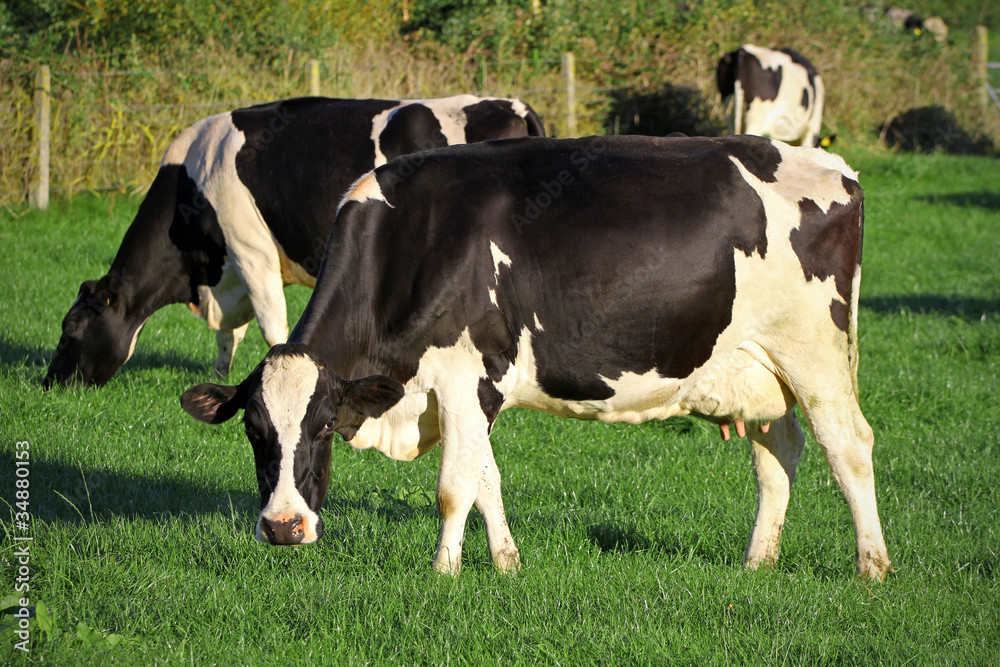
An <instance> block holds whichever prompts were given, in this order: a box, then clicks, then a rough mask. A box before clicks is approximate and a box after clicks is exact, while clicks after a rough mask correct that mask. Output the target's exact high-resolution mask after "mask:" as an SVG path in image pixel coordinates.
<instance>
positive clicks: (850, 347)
mask: <svg viewBox="0 0 1000 667" xmlns="http://www.w3.org/2000/svg"><path fill="white" fill-rule="evenodd" d="M864 235H865V202H864V196H863V195H861V196H860V197H859V201H858V258H857V262H856V263H855V265H854V278H853V280H852V282H851V306H850V309H849V311H848V314H847V362H848V364H849V365H850V373H851V382H852V383H853V385H854V396H855V398H856V399H860V396H861V394H860V392H859V390H858V303H859V301H860V299H861V247H862V245H863V241H864Z"/></svg>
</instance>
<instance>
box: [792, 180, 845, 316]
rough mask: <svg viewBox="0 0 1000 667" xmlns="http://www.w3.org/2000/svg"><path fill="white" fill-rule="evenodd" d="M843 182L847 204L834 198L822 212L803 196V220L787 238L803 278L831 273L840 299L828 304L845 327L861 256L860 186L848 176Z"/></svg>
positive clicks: (801, 207) (823, 276)
mask: <svg viewBox="0 0 1000 667" xmlns="http://www.w3.org/2000/svg"><path fill="white" fill-rule="evenodd" d="M842 182H843V184H844V187H845V189H846V190H847V192H848V193H849V194H850V196H851V201H850V202H849V203H847V204H838V203H836V202H834V203H832V204H830V209H829V211H828V212H827V213H823V211H822V209H820V207H819V206H818V205H817V204H816V202H814V201H813V200H811V199H803V200H802V201H800V202H799V211H800V212H801V214H802V222H801V223H800V224H799V226H798V227H796V228H795V229H793V230H792V231H791V234H790V235H789V240H790V241H791V244H792V249H793V250H794V251H795V254H796V255H797V256H798V258H799V263H800V265H801V266H802V274H803V276H805V279H806V280H812V279H813V278H817V279H819V280H824V279H826V278H829V277H831V276H832V277H833V279H834V283H835V285H836V289H837V294H839V295H840V297H841V299H843V303H840V302H838V301H837V300H834V302H833V303H832V304H831V306H830V311H831V316H832V317H833V321H834V323H835V324H836V325H837V327H838V328H840V329H842V330H843V331H846V330H847V312H848V311H847V308H848V307H847V305H846V304H849V303H850V302H851V287H852V281H853V280H854V274H855V271H856V267H857V265H858V263H859V262H860V258H861V238H862V220H863V213H862V203H861V188H860V186H859V185H858V184H857V183H856V182H855V181H852V180H850V179H847V178H844V179H842ZM837 304H840V305H837ZM841 307H843V310H842V309H841Z"/></svg>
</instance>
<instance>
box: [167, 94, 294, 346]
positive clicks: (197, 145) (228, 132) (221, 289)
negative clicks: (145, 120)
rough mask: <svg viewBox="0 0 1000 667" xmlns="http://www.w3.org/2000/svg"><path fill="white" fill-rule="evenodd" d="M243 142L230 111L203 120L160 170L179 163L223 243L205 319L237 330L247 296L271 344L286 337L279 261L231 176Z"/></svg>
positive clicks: (257, 215) (272, 242)
mask: <svg viewBox="0 0 1000 667" xmlns="http://www.w3.org/2000/svg"><path fill="white" fill-rule="evenodd" d="M245 142H246V137H245V135H244V134H243V132H242V131H241V130H239V129H237V128H236V126H235V125H234V124H233V121H232V115H231V114H230V113H228V112H227V113H222V114H218V115H215V116H209V117H207V118H203V119H201V120H199V121H198V122H197V123H195V124H194V125H192V126H191V127H189V128H188V129H186V130H184V132H182V133H181V134H180V136H178V137H177V139H175V140H174V141H173V142H172V143H171V144H170V146H169V147H168V148H167V151H166V153H165V154H164V156H163V160H162V162H161V166H167V165H173V164H183V165H184V167H185V169H186V170H187V174H188V176H189V177H190V178H191V179H192V180H194V182H195V185H196V186H197V187H198V190H199V191H200V192H201V193H202V195H203V196H204V197H205V199H206V200H207V201H208V203H209V204H211V206H212V208H213V209H214V210H215V213H216V217H217V219H218V222H219V227H221V228H222V233H223V236H224V237H225V239H226V247H227V251H228V257H227V260H229V259H231V261H227V262H226V265H225V266H224V268H223V278H222V280H221V281H220V283H219V285H216V286H215V287H212V288H211V291H212V293H213V296H214V302H215V306H216V307H218V309H219V311H220V312H218V313H216V314H213V315H211V317H206V319H208V320H209V322H213V321H215V322H218V323H219V327H221V328H233V327H232V326H230V325H231V323H233V322H236V323H238V324H236V325H235V326H239V325H241V324H243V323H245V322H246V311H245V304H244V302H243V299H244V298H249V301H250V305H251V307H252V311H251V312H252V313H254V314H256V315H257V319H258V322H259V324H260V328H261V332H262V333H263V334H264V339H265V340H266V341H267V342H268V344H270V345H275V344H277V343H283V342H285V339H287V338H288V320H287V312H286V308H285V293H284V284H283V282H282V277H281V259H280V257H279V252H278V248H277V243H276V242H275V240H274V236H273V235H272V234H271V231H270V229H269V228H268V227H267V224H266V223H265V222H264V218H263V216H262V215H261V213H260V210H259V209H258V208H257V204H256V202H255V201H254V198H253V195H252V194H251V193H250V191H249V190H248V189H247V187H246V185H244V184H243V182H242V181H241V180H240V178H239V175H238V174H237V173H236V154H237V153H238V152H239V150H240V149H241V148H242V147H243V145H244V143H245ZM227 271H228V272H230V275H228V276H227V275H226V272H227ZM241 284H242V287H241ZM206 312H208V310H206ZM213 328H215V327H213Z"/></svg>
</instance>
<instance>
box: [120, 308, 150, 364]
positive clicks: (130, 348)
mask: <svg viewBox="0 0 1000 667" xmlns="http://www.w3.org/2000/svg"><path fill="white" fill-rule="evenodd" d="M148 321H149V318H148V317H147V318H146V319H144V320H143V321H142V324H140V325H139V326H138V327H136V330H135V333H134V334H132V342H131V343H129V346H128V354H127V355H125V361H123V362H122V363H123V364H124V363H125V362H127V361H128V360H129V359H131V358H132V355H133V354H134V353H135V344H136V343H137V342H138V341H139V334H140V333H142V328H143V327H144V326H146V322H148Z"/></svg>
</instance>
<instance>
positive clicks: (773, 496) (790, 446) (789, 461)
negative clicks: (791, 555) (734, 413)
mask: <svg viewBox="0 0 1000 667" xmlns="http://www.w3.org/2000/svg"><path fill="white" fill-rule="evenodd" d="M748 435H749V436H750V451H751V455H752V457H753V468H754V472H755V473H756V475H757V519H756V520H755V521H754V525H753V533H751V535H750V543H749V544H748V545H747V550H746V553H745V554H744V555H743V565H744V566H746V567H750V568H757V567H759V566H760V565H761V564H766V565H773V564H774V563H775V561H777V559H778V547H779V545H780V542H781V529H782V527H783V526H784V524H785V512H786V510H787V509H788V498H789V495H790V492H791V489H792V482H793V481H794V480H795V469H796V467H798V464H799V457H800V456H801V455H802V448H803V446H804V445H805V436H804V435H803V433H802V428H801V427H800V426H799V421H798V419H797V418H796V417H795V410H794V409H791V410H789V411H788V412H787V413H786V414H785V416H784V417H782V418H781V419H777V420H775V421H773V422H772V423H771V425H770V427H769V428H768V429H767V431H766V432H764V431H763V430H761V428H760V427H758V426H751V427H749V433H748Z"/></svg>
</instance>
